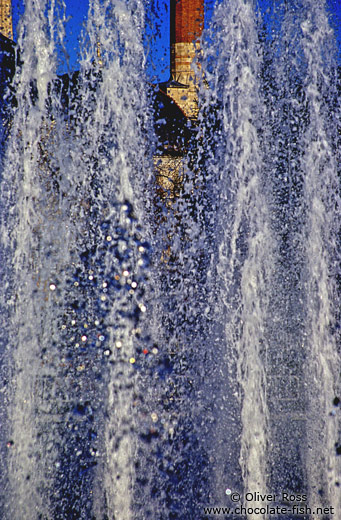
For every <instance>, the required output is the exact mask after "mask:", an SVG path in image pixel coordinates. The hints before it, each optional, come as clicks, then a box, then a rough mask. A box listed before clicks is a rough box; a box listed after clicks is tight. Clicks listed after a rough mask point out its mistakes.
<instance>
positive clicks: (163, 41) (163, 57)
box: [12, 0, 341, 81]
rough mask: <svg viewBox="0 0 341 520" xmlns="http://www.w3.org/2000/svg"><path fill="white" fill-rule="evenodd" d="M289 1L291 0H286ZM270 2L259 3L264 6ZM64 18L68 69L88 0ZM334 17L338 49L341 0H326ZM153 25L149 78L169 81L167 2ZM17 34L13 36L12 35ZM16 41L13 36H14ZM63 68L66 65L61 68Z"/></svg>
mask: <svg viewBox="0 0 341 520" xmlns="http://www.w3.org/2000/svg"><path fill="white" fill-rule="evenodd" d="M289 1H290V0H289ZM268 2H269V0H260V3H261V5H263V6H264V7H266V5H267V4H268ZM65 3H66V15H67V16H69V17H70V20H69V22H68V24H67V50H68V53H69V55H70V65H71V68H73V69H76V68H77V56H78V48H79V45H78V40H79V37H80V33H81V29H82V26H83V23H84V21H85V20H86V16H87V11H88V0H65ZM328 4H329V6H330V10H331V12H332V13H333V17H334V26H335V28H336V30H337V36H338V42H339V48H341V0H328ZM152 5H153V11H154V15H153V16H154V22H155V27H156V29H155V33H154V38H153V39H154V41H153V43H152V47H151V56H152V58H153V62H154V64H155V67H154V68H153V67H152V65H150V66H149V71H148V72H149V75H150V76H151V77H153V76H155V79H156V80H158V81H166V80H167V79H168V78H169V20H168V5H169V0H152ZM213 5H214V0H206V10H207V13H206V21H207V20H208V19H209V18H210V14H211V12H212V9H213ZM23 6H24V0H12V8H13V23H14V32H15V27H16V25H17V22H18V19H19V17H20V16H21V14H22V12H23V9H24V7H23ZM15 34H16V33H15ZM15 38H16V36H15ZM62 68H64V69H65V66H64V67H62Z"/></svg>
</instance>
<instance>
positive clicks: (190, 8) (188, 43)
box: [155, 0, 204, 199]
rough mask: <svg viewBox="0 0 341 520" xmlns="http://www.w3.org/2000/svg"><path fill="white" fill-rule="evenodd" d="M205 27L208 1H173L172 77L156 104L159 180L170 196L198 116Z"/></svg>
mask: <svg viewBox="0 0 341 520" xmlns="http://www.w3.org/2000/svg"><path fill="white" fill-rule="evenodd" d="M203 26H204V0H171V1H170V78H169V80H168V81H167V82H165V83H160V85H159V92H158V93H157V96H156V106H155V121H156V124H155V128H156V132H157V134H158V136H159V144H160V146H159V149H158V153H157V155H156V156H155V167H156V172H157V182H158V185H159V186H160V188H161V191H162V194H163V196H165V197H167V198H169V199H172V198H174V197H176V196H177V193H178V190H179V186H180V185H181V182H182V179H183V174H184V167H185V160H184V159H185V157H186V152H187V150H188V145H189V141H190V136H191V133H192V130H193V128H194V127H195V121H196V118H197V115H198V88H199V81H200V76H199V74H200V69H199V66H198V62H197V57H198V53H199V51H200V38H201V34H202V31H203ZM160 122H161V123H160Z"/></svg>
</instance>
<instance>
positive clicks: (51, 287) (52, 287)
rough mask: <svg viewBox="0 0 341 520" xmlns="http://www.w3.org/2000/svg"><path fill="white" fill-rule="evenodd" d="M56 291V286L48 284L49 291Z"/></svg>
mask: <svg viewBox="0 0 341 520" xmlns="http://www.w3.org/2000/svg"><path fill="white" fill-rule="evenodd" d="M55 290H56V286H55V284H54V283H50V291H55Z"/></svg>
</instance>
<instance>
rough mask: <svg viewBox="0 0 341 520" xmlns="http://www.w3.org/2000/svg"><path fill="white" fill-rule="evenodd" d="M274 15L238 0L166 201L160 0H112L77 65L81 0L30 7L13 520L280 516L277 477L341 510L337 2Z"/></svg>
mask: <svg viewBox="0 0 341 520" xmlns="http://www.w3.org/2000/svg"><path fill="white" fill-rule="evenodd" d="M272 7H273V14H274V17H273V18H272V20H271V22H269V23H270V28H268V29H265V31H264V29H263V28H262V22H261V20H260V17H259V15H258V14H257V12H256V8H255V5H254V3H253V2H252V1H249V0H222V2H220V3H218V4H217V6H216V8H215V12H214V14H213V18H212V20H211V23H210V26H209V28H208V29H207V31H206V43H205V42H204V41H203V48H202V55H201V56H200V57H199V59H200V60H201V70H203V80H204V81H203V82H202V83H203V84H202V85H201V87H200V96H199V107H200V110H199V117H198V121H196V122H192V123H191V124H188V125H187V126H186V128H185V129H184V128H183V129H182V132H183V134H181V135H180V136H179V138H180V141H181V143H182V146H183V147H184V148H185V149H186V156H185V157H184V158H182V159H181V160H180V163H181V172H182V174H181V175H182V176H181V182H180V183H179V186H178V187H177V190H176V192H175V191H174V192H172V193H166V191H167V190H164V191H162V189H160V186H158V185H157V183H156V181H155V173H154V166H153V164H155V156H156V155H157V154H158V153H159V152H158V150H160V149H162V146H161V148H158V142H157V137H156V135H155V130H156V131H158V125H159V127H160V125H161V126H162V121H161V122H160V121H158V122H157V124H156V125H154V127H153V124H152V118H153V113H152V107H153V103H154V106H155V100H154V101H153V93H152V92H150V90H149V87H147V80H146V76H145V67H146V63H145V60H146V58H145V51H144V45H143V32H144V28H145V24H146V21H145V16H146V12H145V10H146V9H147V10H148V8H149V4H147V5H143V3H142V2H140V1H131V0H127V1H123V0H122V1H120V0H103V1H100V0H92V1H91V2H90V7H89V13H88V21H87V27H86V29H85V31H84V38H83V40H84V41H83V48H82V57H81V61H80V70H79V71H78V72H77V73H73V74H71V73H70V74H69V75H64V76H62V77H61V76H58V75H57V69H58V59H59V57H60V55H61V52H60V50H61V49H64V37H65V24H66V18H65V14H64V11H63V9H62V5H61V4H59V3H55V2H54V1H52V2H48V1H47V0H35V1H33V0H29V1H27V3H26V8H25V14H24V17H23V19H22V21H21V29H20V32H19V33H20V35H19V41H18V49H20V52H18V56H17V60H18V66H17V69H16V72H15V76H14V79H13V85H12V90H14V92H15V100H12V104H11V107H9V109H8V113H7V116H6V117H7V123H6V124H7V127H6V132H7V134H8V136H7V137H6V139H5V138H4V139H3V150H2V157H3V159H2V174H1V184H2V195H1V213H2V226H1V236H2V245H1V258H2V259H3V261H2V264H3V265H2V266H1V269H2V271H1V272H2V273H4V276H3V279H4V282H3V292H2V297H1V298H2V299H1V310H2V311H1V312H2V321H1V323H2V336H1V345H2V353H1V356H2V367H1V377H2V380H3V384H2V394H1V395H2V396H3V403H2V405H1V408H0V413H1V420H2V422H3V423H4V428H3V429H2V437H1V442H2V447H1V454H2V457H3V462H2V466H1V467H2V468H3V470H2V473H3V474H2V476H1V479H2V480H1V482H2V483H3V484H2V487H3V491H2V493H1V506H0V511H1V513H0V514H1V518H4V519H9V518H14V519H18V520H19V519H20V520H21V519H23V518H24V519H27V520H35V519H38V518H40V519H66V518H67V519H73V518H74V519H76V518H77V519H79V518H84V519H89V518H95V519H97V520H100V519H105V518H110V519H113V518H120V519H121V520H130V519H132V518H136V519H137V518H138V519H144V518H160V519H168V518H173V519H176V518H179V519H180V518H181V519H186V518H206V516H205V514H204V509H203V508H204V507H210V506H211V507H213V506H226V505H227V506H229V507H230V506H231V507H235V506H236V504H233V502H231V499H230V498H229V496H230V495H229V493H230V491H231V492H238V493H239V494H240V497H241V499H240V502H238V504H237V505H241V504H243V505H244V506H246V507H248V508H249V511H248V512H246V513H245V512H244V513H243V514H241V515H239V516H240V518H248V519H256V518H257V519H260V518H262V519H264V520H265V519H267V518H270V517H273V516H271V515H270V514H268V513H266V512H261V513H257V514H256V513H254V512H252V511H251V509H250V508H251V507H256V506H260V505H264V503H262V504H260V503H259V501H257V499H253V500H245V494H246V493H255V492H258V493H262V494H265V493H275V494H276V499H275V500H274V501H273V503H272V504H270V505H274V504H281V505H283V504H286V505H288V503H289V505H292V504H290V500H289V501H288V499H286V498H285V497H283V496H282V493H283V492H285V493H287V494H293V495H297V494H304V493H305V494H307V501H306V505H308V506H309V507H311V508H313V507H318V506H323V507H331V506H332V507H333V508H334V511H335V512H337V511H340V512H341V504H340V493H339V486H340V471H341V468H340V460H339V459H340V457H339V456H338V455H340V418H341V417H340V406H339V402H340V401H339V399H340V380H339V378H340V361H339V349H340V344H339V341H340V338H339V336H338V331H339V319H340V316H339V314H338V297H339V291H340V287H339V285H338V283H339V278H338V277H339V265H340V262H339V261H340V256H339V249H340V244H339V224H338V220H339V215H340V200H339V190H340V184H339V183H340V179H339V176H338V171H337V164H338V155H337V128H338V122H339V112H338V109H339V107H338V102H337V77H336V76H337V68H336V65H335V58H334V56H335V48H334V46H335V43H334V36H333V32H332V30H331V28H330V26H329V21H328V16H327V12H326V8H325V5H324V2H323V0H321V1H317V0H294V1H293V2H292V3H291V4H290V6H289V4H288V2H286V1H285V0H283V2H278V3H274V4H273V5H272ZM179 132H180V130H179ZM180 133H181V132H180ZM5 134H6V133H5ZM161 144H162V143H161ZM159 145H160V143H159ZM153 155H154V158H153ZM229 490H230V491H229ZM243 497H244V498H243ZM292 500H293V502H294V503H296V502H295V500H294V499H292ZM336 514H337V513H336ZM207 517H209V514H208V513H207ZM293 517H295V515H294V514H293V513H292V514H291V513H288V515H287V516H286V517H285V518H293ZM301 517H302V516H301ZM308 517H309V515H306V516H304V518H308ZM318 517H319V516H318V515H316V514H315V515H314V518H318ZM321 518H322V515H321Z"/></svg>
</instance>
